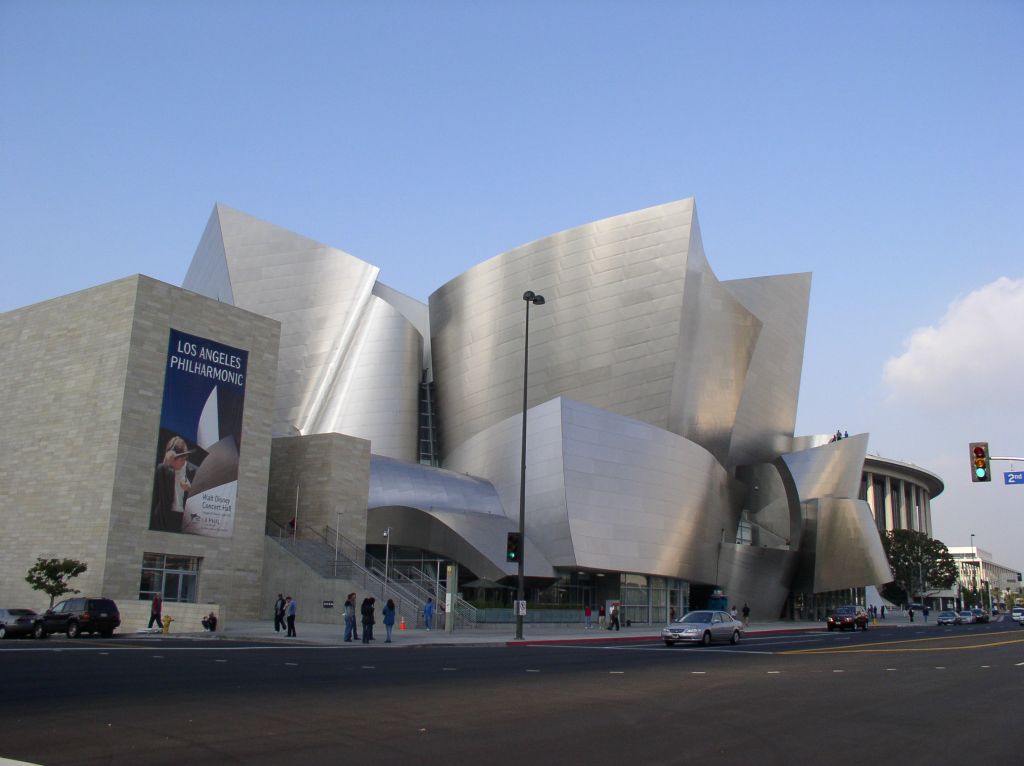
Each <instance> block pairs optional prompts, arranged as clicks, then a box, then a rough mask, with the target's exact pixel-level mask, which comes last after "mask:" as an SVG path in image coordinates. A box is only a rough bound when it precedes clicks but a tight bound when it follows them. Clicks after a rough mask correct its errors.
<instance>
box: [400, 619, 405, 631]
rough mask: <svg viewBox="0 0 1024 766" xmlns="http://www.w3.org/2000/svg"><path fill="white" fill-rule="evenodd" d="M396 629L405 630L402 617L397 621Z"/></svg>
mask: <svg viewBox="0 0 1024 766" xmlns="http://www.w3.org/2000/svg"><path fill="white" fill-rule="evenodd" d="M398 629H399V630H405V618H404V617H403V618H401V621H400V622H399V623H398Z"/></svg>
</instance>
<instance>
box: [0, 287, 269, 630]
mask: <svg viewBox="0 0 1024 766" xmlns="http://www.w3.org/2000/svg"><path fill="white" fill-rule="evenodd" d="M172 327H173V328H174V329H177V330H180V331H182V332H186V333H190V334H192V335H198V336H201V337H204V338H209V339H211V340H215V341H217V342H220V343H224V344H227V345H229V346H234V347H236V348H240V349H244V350H246V351H248V352H249V359H248V371H247V376H246V391H245V412H244V418H243V431H242V444H241V449H240V465H239V478H238V496H237V503H236V517H235V524H234V533H233V536H232V537H231V538H229V539H216V538H203V537H197V536H194V535H183V534H174V533H166V532H152V531H150V530H149V515H150V504H151V499H152V486H153V455H154V452H155V448H156V440H157V438H158V434H159V424H160V409H161V403H162V397H163V382H164V375H163V371H164V365H165V363H166V357H167V343H168V335H169V331H170V329H171V328H172ZM279 335H280V326H279V324H278V323H277V322H275V321H273V320H270V319H267V318H264V317H260V316H258V315H255V314H252V313H250V312H247V311H243V310H241V309H238V308H235V307H233V306H230V305H227V304H223V303H219V302H218V301H215V300H211V299H209V298H205V297H203V296H200V295H198V294H195V293H191V292H188V291H185V290H182V289H180V288H176V287H173V286H171V285H167V284H164V283H161V282H157V281H155V280H152V279H149V278H148V277H142V276H136V277H129V278H126V279H122V280H119V281H117V282H113V283H110V284H106V285H102V286H100V287H96V288H92V289H90V290H85V291H82V292H80V293H75V294H73V295H69V296H64V297H62V298H57V299H54V300H52V301H46V302H44V303H41V304H37V305H34V306H29V307H26V308H24V309H18V310H16V311H12V312H7V313H5V314H3V315H2V316H0V390H3V391H4V395H3V397H2V399H0V422H3V423H4V441H5V442H6V447H7V449H5V450H2V451H0V486H3V487H4V492H3V493H2V495H0V503H2V506H0V601H2V602H3V603H9V604H24V605H28V606H42V605H45V603H46V601H45V600H44V599H43V598H42V597H41V596H40V594H37V593H35V592H33V591H31V590H30V589H29V587H28V585H27V583H24V580H23V578H24V573H25V571H26V570H27V568H28V567H29V566H30V565H31V563H32V561H34V559H35V557H36V556H48V557H49V556H53V557H70V558H77V559H81V560H84V561H86V562H88V564H89V571H88V572H86V574H84V575H83V576H81V577H80V578H78V580H76V581H75V583H74V584H75V586H76V587H78V588H80V589H81V590H82V592H83V593H85V594H87V595H104V596H108V597H110V598H114V599H115V600H117V601H118V602H119V606H120V607H121V608H122V609H125V608H126V607H128V603H127V602H129V601H133V600H138V587H139V579H140V572H141V566H142V557H143V553H144V552H153V553H167V554H177V555H185V556H199V557H201V558H202V563H201V569H200V575H199V594H198V601H199V604H197V608H202V605H204V604H205V605H206V606H207V607H208V606H209V604H211V603H213V604H219V605H222V606H223V608H224V609H225V610H227V611H229V612H230V613H231V614H232V615H233V616H236V617H239V618H245V617H247V616H255V615H256V614H257V612H258V609H259V599H260V587H261V573H262V563H263V561H262V560H263V536H264V526H265V516H266V486H267V477H268V474H269V469H270V434H271V420H272V413H273V390H274V379H275V375H276V369H277V348H278V343H279Z"/></svg>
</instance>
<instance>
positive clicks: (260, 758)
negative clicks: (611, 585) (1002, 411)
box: [0, 622, 1024, 766]
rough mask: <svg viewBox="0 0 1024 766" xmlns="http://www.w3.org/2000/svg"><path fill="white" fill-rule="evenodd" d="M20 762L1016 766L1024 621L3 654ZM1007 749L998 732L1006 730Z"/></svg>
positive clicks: (99, 646) (8, 728)
mask: <svg viewBox="0 0 1024 766" xmlns="http://www.w3.org/2000/svg"><path fill="white" fill-rule="evenodd" d="M0 678H2V682H0V683H2V689H3V695H2V697H3V698H2V701H0V756H6V757H8V758H15V759H20V760H25V761H30V762H35V763H43V764H65V763H66V764H99V763H103V764H109V763H118V764H134V763H140V764H142V763H145V764H165V763H166V764H200V763H217V764H224V763H244V764H262V763H275V764H276V763H291V764H295V766H299V764H301V765H302V766H305V764H337V763H349V762H364V763H372V764H379V763H384V764H391V763H394V764H399V763H400V764H435V763H436V764H441V763H445V764H450V763H454V764H471V763H472V764H476V763H485V764H487V766H499V765H500V764H523V763H525V764H530V766H536V765H537V764H556V763H557V764H577V763H578V764H584V763H586V764H613V763H614V764H623V763H629V764H688V763H718V764H748V763H749V764H787V765H788V764H793V763H799V762H800V761H804V762H810V763H825V762H827V763H838V764H846V763H858V764H862V763H864V762H875V763H894V764H895V763H899V764H917V763H929V764H935V763H951V762H954V761H959V760H962V758H961V756H962V748H963V747H964V746H965V744H967V743H969V744H970V751H971V754H970V759H971V760H978V759H984V758H989V757H994V758H998V759H999V760H1000V761H1001V762H1010V763H1017V762H1019V761H1020V759H1019V754H1020V752H1021V748H1022V745H1024V734H1017V732H1019V731H1021V727H1020V724H1019V714H1020V710H1021V705H1022V703H1024V692H1022V690H1024V629H1022V628H1020V627H1018V626H1016V625H1015V624H1014V623H1002V622H997V623H993V624H991V625H976V626H958V627H955V628H939V627H937V626H935V625H934V624H932V625H921V626H920V627H914V628H909V627H905V628H903V629H899V630H897V629H892V628H885V629H873V630H869V631H868V632H866V633H863V632H857V633H856V634H851V633H844V634H837V633H827V632H825V631H822V632H820V633H812V634H806V633H805V634H797V635H779V636H761V637H757V638H750V639H747V640H744V641H743V642H741V643H740V645H739V646H736V647H731V646H728V645H723V646H714V647H682V646H676V647H672V648H668V647H665V646H663V645H662V644H661V643H660V642H656V641H650V640H645V641H637V642H635V643H620V642H616V643H608V644H601V643H573V642H567V643H564V644H560V645H559V644H544V645H537V646H514V647H506V646H454V647H446V646H424V647H409V648H396V647H388V646H378V645H371V646H369V647H364V646H361V645H357V646H345V647H324V646H297V645H282V644H274V645H261V644H258V643H252V642H248V643H245V642H231V641H223V640H220V641H194V640H193V641H189V640H174V639H139V638H135V637H131V636H128V637H115V638H113V639H109V640H103V639H78V640H75V641H70V640H68V639H66V638H60V637H54V638H51V639H49V640H47V641H43V642H38V641H31V640H18V641H4V642H2V643H0ZM997 735H998V736H997Z"/></svg>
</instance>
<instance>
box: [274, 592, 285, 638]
mask: <svg viewBox="0 0 1024 766" xmlns="http://www.w3.org/2000/svg"><path fill="white" fill-rule="evenodd" d="M284 629H285V621H284V594H283V593H278V594H277V601H275V602H274V632H275V633H280V632H281V631H282V630H284Z"/></svg>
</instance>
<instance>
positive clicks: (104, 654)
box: [100, 652, 110, 657]
mask: <svg viewBox="0 0 1024 766" xmlns="http://www.w3.org/2000/svg"><path fill="white" fill-rule="evenodd" d="M100 656H103V657H108V656H110V652H100Z"/></svg>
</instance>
